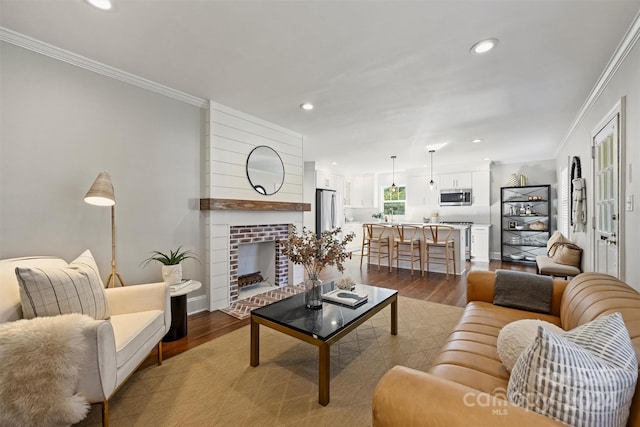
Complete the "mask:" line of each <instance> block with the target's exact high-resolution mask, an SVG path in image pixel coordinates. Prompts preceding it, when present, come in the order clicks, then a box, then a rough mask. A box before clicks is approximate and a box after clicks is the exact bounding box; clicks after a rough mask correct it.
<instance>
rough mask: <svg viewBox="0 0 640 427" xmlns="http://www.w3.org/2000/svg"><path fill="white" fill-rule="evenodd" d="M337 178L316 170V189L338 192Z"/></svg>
mask: <svg viewBox="0 0 640 427" xmlns="http://www.w3.org/2000/svg"><path fill="white" fill-rule="evenodd" d="M336 178H337V176H336V175H333V174H331V173H329V172H326V171H322V170H316V188H322V189H324V190H337V189H338V185H337V184H338V183H337V179H336Z"/></svg>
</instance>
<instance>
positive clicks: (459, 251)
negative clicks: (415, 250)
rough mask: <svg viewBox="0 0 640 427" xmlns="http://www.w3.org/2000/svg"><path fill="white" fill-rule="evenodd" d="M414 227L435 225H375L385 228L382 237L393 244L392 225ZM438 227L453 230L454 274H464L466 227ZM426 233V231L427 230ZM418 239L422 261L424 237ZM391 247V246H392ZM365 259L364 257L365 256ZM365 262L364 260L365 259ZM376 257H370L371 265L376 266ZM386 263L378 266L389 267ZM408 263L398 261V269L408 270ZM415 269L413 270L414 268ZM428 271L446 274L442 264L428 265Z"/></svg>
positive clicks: (383, 262) (383, 223) (435, 249)
mask: <svg viewBox="0 0 640 427" xmlns="http://www.w3.org/2000/svg"><path fill="white" fill-rule="evenodd" d="M396 224H397V225H416V226H419V227H422V226H427V225H435V224H428V223H427V224H423V223H410V222H403V223H390V222H381V223H377V224H376V225H381V226H383V227H385V231H384V233H383V237H385V236H389V237H390V238H391V241H392V242H393V225H396ZM440 225H447V226H449V227H451V228H453V232H452V233H451V238H452V239H453V242H454V248H455V251H456V271H455V274H456V275H458V276H459V275H461V274H463V273H464V272H465V269H466V264H465V246H466V233H465V230H466V228H467V227H468V226H464V225H453V224H440ZM427 232H428V230H427ZM418 239H419V240H421V241H422V258H423V261H424V257H425V253H424V251H425V246H424V237H423V234H422V233H420V234H419V235H418ZM392 246H393V245H392ZM431 250H432V251H438V250H442V251H444V248H432V249H431ZM365 258H366V256H365ZM365 261H366V259H365ZM377 262H378V260H377V257H376V256H375V255H374V256H372V257H371V263H372V264H374V265H376V266H377ZM388 262H390V260H387V259H386V258H385V259H382V260H381V261H380V265H381V266H382V265H385V266H387V267H388V266H389V264H388ZM409 264H410V263H409V261H402V260H401V261H400V268H405V269H410V268H411V266H410V265H409ZM392 267H393V268H395V267H396V262H395V261H393V264H392ZM421 268H426V265H423V267H421ZM414 269H415V268H414ZM425 271H427V270H425ZM429 271H431V272H434V273H443V274H444V273H445V272H446V266H445V265H444V264H430V265H429Z"/></svg>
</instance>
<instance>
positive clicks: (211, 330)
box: [145, 257, 536, 366]
mask: <svg viewBox="0 0 640 427" xmlns="http://www.w3.org/2000/svg"><path fill="white" fill-rule="evenodd" d="M470 267H471V264H470V263H467V271H469V269H470ZM496 269H506V270H519V271H528V272H531V273H535V272H536V269H535V266H534V265H524V264H512V263H508V262H501V261H491V263H490V264H489V270H492V271H493V270H496ZM344 275H345V276H351V277H352V278H353V279H354V280H355V281H356V282H358V283H367V284H370V285H376V286H382V287H385V288H392V289H397V290H398V292H399V294H400V295H401V296H405V297H409V298H416V299H422V300H426V301H431V302H437V303H440V304H448V305H455V306H459V307H463V306H464V305H465V304H466V286H467V276H466V274H463V275H461V276H455V277H454V276H452V277H450V279H449V280H446V277H445V275H444V274H442V273H429V274H425V276H424V277H420V274H419V273H418V272H414V275H413V276H412V275H411V274H410V271H409V270H405V269H400V270H396V269H394V270H393V272H391V273H389V271H388V270H387V269H385V268H381V269H380V271H379V272H378V269H377V267H376V266H367V265H366V264H365V265H363V266H362V269H361V268H360V258H359V257H354V258H353V259H352V260H348V261H347V263H346V264H345V272H344ZM339 277H341V274H340V273H339V272H338V271H337V270H336V269H335V268H328V269H325V270H324V271H323V272H322V274H321V278H322V280H323V281H328V280H334V279H337V278H339ZM188 322H189V323H188V325H189V327H188V334H187V336H186V337H185V338H183V339H181V340H178V341H174V342H170V343H163V345H162V355H163V358H165V359H166V358H169V357H173V356H175V355H177V354H180V353H182V352H184V351H187V350H189V349H190V348H193V347H196V346H198V345H200V344H203V343H205V342H207V341H210V340H212V339H215V338H217V337H219V336H222V335H224V334H226V333H229V332H231V331H234V330H236V329H239V328H241V327H243V326H245V325H248V324H249V319H245V320H238V319H236V318H234V317H231V316H229V315H228V314H225V313H222V312H220V311H214V312H207V311H205V312H201V313H196V314H193V315H191V316H189V319H188ZM149 359H150V361H152V360H153V357H152V356H150V358H149ZM145 366H146V363H145Z"/></svg>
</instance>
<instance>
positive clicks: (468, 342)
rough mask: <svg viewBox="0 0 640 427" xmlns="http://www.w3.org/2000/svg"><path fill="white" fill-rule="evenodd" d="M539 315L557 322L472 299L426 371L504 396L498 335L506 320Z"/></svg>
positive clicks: (506, 379)
mask: <svg viewBox="0 0 640 427" xmlns="http://www.w3.org/2000/svg"><path fill="white" fill-rule="evenodd" d="M522 319H540V320H545V321H547V322H550V323H553V324H554V325H558V326H560V318H559V317H557V316H553V315H549V314H541V313H533V312H528V311H523V310H517V309H513V308H507V307H500V306H496V305H493V304H491V303H488V302H482V301H472V302H470V303H469V304H467V307H466V309H465V311H464V314H463V315H462V318H461V319H460V321H459V323H458V325H457V326H456V327H455V329H454V332H452V333H451V334H450V335H449V337H448V338H447V341H446V343H445V344H444V346H443V348H442V350H441V351H440V354H439V355H438V356H437V357H436V359H435V361H434V363H433V365H432V367H431V368H430V369H429V373H431V374H434V375H437V376H439V377H441V378H446V379H449V380H451V381H454V382H457V383H459V384H464V385H466V386H469V387H472V388H474V389H476V390H480V391H483V392H487V393H490V394H493V395H500V396H504V395H505V393H506V390H507V385H508V383H509V372H508V371H507V369H506V368H505V367H504V365H503V363H502V361H501V360H500V356H498V350H497V347H498V335H499V334H500V330H501V329H502V327H503V326H504V325H506V324H507V323H510V322H513V321H516V320H522Z"/></svg>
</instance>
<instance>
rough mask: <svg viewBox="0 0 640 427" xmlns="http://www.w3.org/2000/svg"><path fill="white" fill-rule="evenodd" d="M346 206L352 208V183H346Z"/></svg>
mask: <svg viewBox="0 0 640 427" xmlns="http://www.w3.org/2000/svg"><path fill="white" fill-rule="evenodd" d="M344 205H345V206H351V181H345V182H344Z"/></svg>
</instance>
